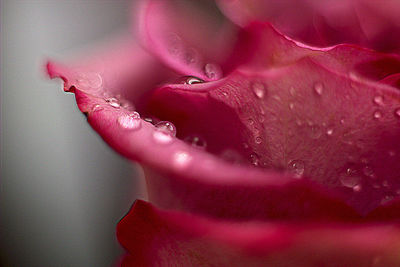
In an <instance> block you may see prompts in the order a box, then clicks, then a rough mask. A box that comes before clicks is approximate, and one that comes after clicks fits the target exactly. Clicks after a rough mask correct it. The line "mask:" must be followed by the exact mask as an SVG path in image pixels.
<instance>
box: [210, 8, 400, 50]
mask: <svg viewBox="0 0 400 267" xmlns="http://www.w3.org/2000/svg"><path fill="white" fill-rule="evenodd" d="M217 2H218V4H219V6H220V7H221V10H222V11H223V12H224V13H225V15H227V16H228V17H229V18H230V19H231V20H232V21H233V22H235V23H237V24H238V25H241V26H242V27H245V26H247V25H249V24H250V23H251V22H255V21H261V22H271V23H272V24H273V25H274V26H275V27H277V28H278V29H279V30H280V31H281V32H283V33H284V34H285V35H288V36H290V37H291V38H294V39H296V40H299V41H302V42H304V43H307V44H311V45H316V46H330V45H335V44H340V43H353V44H360V45H364V46H367V47H370V48H374V49H378V50H380V51H392V52H394V51H397V52H399V44H400V38H399V37H398V36H399V33H400V26H399V25H400V23H399V22H400V18H399V16H398V14H399V12H400V3H399V2H398V1H395V0H394V1H391V0H389V1H379V2H378V1H374V0H328V1H319V0H285V1H281V0H219V1H217ZM300 10H301V12H299V11H300Z"/></svg>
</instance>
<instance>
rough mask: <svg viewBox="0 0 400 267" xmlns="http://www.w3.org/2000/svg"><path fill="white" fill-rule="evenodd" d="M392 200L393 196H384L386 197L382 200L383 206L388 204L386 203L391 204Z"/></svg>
mask: <svg viewBox="0 0 400 267" xmlns="http://www.w3.org/2000/svg"><path fill="white" fill-rule="evenodd" d="M392 199H393V196H391V195H386V196H384V197H383V198H382V200H381V204H382V205H383V204H386V203H388V202H390V201H391V200H392Z"/></svg>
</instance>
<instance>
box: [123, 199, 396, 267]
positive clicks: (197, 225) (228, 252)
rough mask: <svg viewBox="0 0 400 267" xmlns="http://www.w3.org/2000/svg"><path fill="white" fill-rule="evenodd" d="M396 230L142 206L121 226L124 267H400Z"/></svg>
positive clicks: (382, 226) (140, 204)
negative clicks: (225, 217) (232, 218)
mask: <svg viewBox="0 0 400 267" xmlns="http://www.w3.org/2000/svg"><path fill="white" fill-rule="evenodd" d="M399 231H400V229H399V228H398V226H394V225H391V224H386V225H385V224H365V225H352V224H323V225H321V224H318V223H314V224H291V223H287V222H286V223H256V222H252V223H237V222H236V223H235V222H225V221H220V220H217V221H216V220H210V219H206V218H203V217H199V216H194V215H187V214H184V213H179V212H173V211H161V210H159V209H157V208H154V207H153V206H151V205H150V204H148V203H146V202H143V201H139V200H138V201H136V203H135V204H134V206H133V208H132V210H131V211H130V212H129V213H128V215H126V216H125V218H124V219H122V221H121V222H120V223H119V225H118V228H117V236H118V239H119V241H120V242H121V244H122V245H123V246H124V247H125V249H126V250H127V251H128V252H129V255H130V256H128V257H126V258H125V261H124V262H123V264H122V266H138V267H139V266H221V267H223V266H229V267H231V266H240V267H242V266H274V267H288V266H298V267H314V266H315V267H317V266H329V267H343V266H374V267H378V266H384V267H395V266H398V263H399V261H400V256H399V254H398V251H399V249H400V232H399Z"/></svg>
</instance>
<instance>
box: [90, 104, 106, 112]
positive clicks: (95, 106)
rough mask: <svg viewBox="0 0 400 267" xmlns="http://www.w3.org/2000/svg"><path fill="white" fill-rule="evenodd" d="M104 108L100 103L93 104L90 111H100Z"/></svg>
mask: <svg viewBox="0 0 400 267" xmlns="http://www.w3.org/2000/svg"><path fill="white" fill-rule="evenodd" d="M102 110H104V108H103V107H102V106H101V105H98V104H97V105H94V106H93V108H92V112H97V111H102Z"/></svg>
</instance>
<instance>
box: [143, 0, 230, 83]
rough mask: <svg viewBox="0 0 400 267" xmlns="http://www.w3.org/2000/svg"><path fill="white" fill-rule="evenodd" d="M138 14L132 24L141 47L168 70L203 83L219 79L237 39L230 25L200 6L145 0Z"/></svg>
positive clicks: (197, 4)
mask: <svg viewBox="0 0 400 267" xmlns="http://www.w3.org/2000/svg"><path fill="white" fill-rule="evenodd" d="M138 10H140V14H139V16H138V18H139V21H138V22H136V23H135V24H137V25H139V26H138V27H139V30H138V31H139V35H140V37H141V40H142V42H143V44H144V46H145V47H146V48H147V49H148V50H149V51H151V52H152V53H153V54H154V55H156V56H157V57H158V58H159V59H160V60H161V61H162V62H164V63H165V64H166V65H167V66H169V67H170V68H172V69H174V70H175V71H176V72H178V73H180V74H181V75H194V76H197V77H199V78H201V79H203V80H205V81H212V80H218V79H220V78H221V77H222V75H223V71H224V70H225V69H226V68H225V67H224V66H223V63H224V61H225V60H226V58H227V56H228V55H229V54H230V52H231V50H232V46H233V44H234V38H235V36H236V35H235V28H234V27H233V25H231V24H230V23H229V22H227V21H225V20H218V17H217V16H215V14H210V12H211V11H212V10H211V9H210V8H209V9H208V10H207V9H206V10H203V9H202V8H201V4H200V3H192V4H188V3H185V2H184V1H158V0H147V1H143V2H142V3H141V5H140V7H139V8H138ZM214 13H215V12H214Z"/></svg>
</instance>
